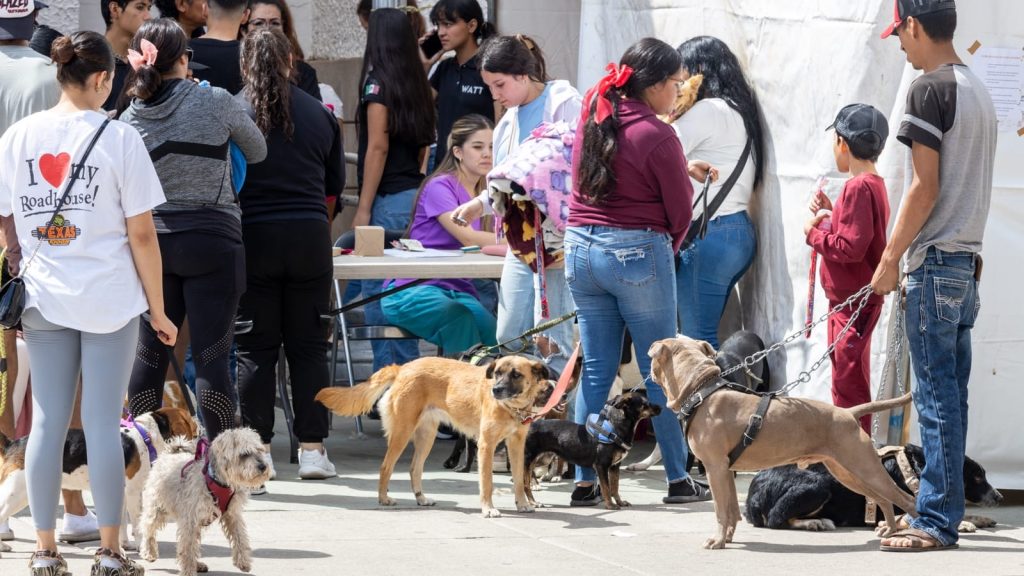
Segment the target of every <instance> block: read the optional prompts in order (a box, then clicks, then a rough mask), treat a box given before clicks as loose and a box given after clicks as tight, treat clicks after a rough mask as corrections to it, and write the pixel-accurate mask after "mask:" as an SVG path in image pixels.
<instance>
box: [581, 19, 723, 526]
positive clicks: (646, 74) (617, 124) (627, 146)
mask: <svg viewBox="0 0 1024 576" xmlns="http://www.w3.org/2000/svg"><path fill="white" fill-rule="evenodd" d="M681 65H682V62H681V59H680V56H679V53H678V52H676V51H675V50H673V49H672V47H671V46H669V45H668V44H665V43H664V42H662V41H660V40H655V39H653V38H645V39H643V40H640V41H639V42H637V43H636V44H634V45H633V46H631V47H630V48H629V49H628V50H626V53H625V54H624V55H623V56H622V61H621V63H620V64H619V66H617V67H616V66H615V65H609V66H608V70H609V73H608V75H607V76H606V77H605V78H603V79H602V80H601V81H600V82H599V83H598V85H597V86H595V87H594V88H592V89H591V90H590V92H588V93H587V96H586V98H585V99H584V109H583V110H584V111H583V118H582V121H581V122H580V124H579V128H578V129H577V135H576V142H577V143H578V145H577V146H575V147H574V150H573V173H574V180H573V194H572V199H571V201H570V204H569V223H568V227H567V229H566V235H565V261H566V263H565V278H566V282H567V283H568V284H569V289H570V290H571V291H572V297H573V300H575V302H576V307H577V312H578V316H577V319H578V320H579V326H580V340H581V342H582V345H583V358H584V370H583V381H582V383H581V384H580V387H579V393H578V395H577V399H576V422H577V423H580V424H583V423H585V422H586V421H587V418H588V416H589V415H590V414H592V413H596V412H598V411H599V410H600V409H601V407H602V406H603V405H604V402H605V399H606V398H607V397H608V391H609V389H610V388H611V385H612V380H613V379H614V378H615V373H616V371H617V370H618V367H619V366H618V360H619V358H620V357H621V351H622V342H623V333H624V330H625V329H626V328H629V333H630V335H631V336H632V338H633V343H634V347H635V352H636V358H637V363H638V364H639V367H640V372H641V374H644V375H646V374H648V373H649V372H650V359H649V358H648V356H647V350H648V348H650V346H651V344H652V343H653V342H654V341H656V340H659V339H662V338H670V337H672V336H674V335H675V333H676V277H675V266H674V254H675V253H676V252H677V251H678V250H679V246H680V244H682V241H683V237H684V235H685V234H686V229H687V227H688V226H689V223H690V216H691V212H692V210H691V208H690V206H691V202H692V198H693V188H692V186H691V185H690V179H689V178H687V163H686V158H685V156H684V155H683V148H682V145H681V144H680V143H679V139H678V138H676V135H675V132H674V131H673V129H672V127H671V126H669V125H668V124H666V123H664V122H662V121H661V120H659V119H658V118H657V116H656V114H664V113H667V112H668V111H669V110H670V109H671V108H672V106H673V104H674V102H675V99H676V95H677V93H678V84H679V82H681V81H682V78H681ZM709 169H710V167H709V166H708V165H707V164H704V163H701V164H700V165H697V163H694V165H692V166H691V170H690V173H691V174H692V175H693V176H694V178H696V179H698V180H704V178H705V176H706V174H707V171H708V170H709ZM647 396H648V398H649V399H650V400H651V403H652V404H657V405H659V406H661V408H662V411H661V414H660V415H659V416H657V417H655V418H654V430H655V435H656V436H657V438H658V445H659V446H660V447H661V451H662V454H663V455H664V456H665V473H666V476H667V477H668V481H669V491H668V496H667V497H665V498H664V501H665V502H666V503H677V502H694V501H699V500H709V499H710V498H711V495H710V493H709V492H708V490H707V488H705V487H704V486H702V485H700V484H697V483H695V482H694V481H693V480H692V479H691V478H690V477H689V476H688V475H687V473H686V468H685V462H686V443H685V442H683V436H682V432H681V431H680V428H679V422H678V421H677V420H676V416H675V414H673V413H672V412H671V411H669V410H667V409H666V408H665V393H664V391H663V390H662V389H661V387H660V386H659V385H658V384H656V383H654V382H650V381H649V382H648V383H647ZM593 482H594V471H593V470H592V469H590V468H582V467H579V466H577V467H576V485H577V488H576V490H575V491H574V492H573V494H572V500H571V501H570V504H571V505H574V506H585V505H593V504H596V503H597V501H598V499H599V494H598V489H597V488H596V486H594V484H593Z"/></svg>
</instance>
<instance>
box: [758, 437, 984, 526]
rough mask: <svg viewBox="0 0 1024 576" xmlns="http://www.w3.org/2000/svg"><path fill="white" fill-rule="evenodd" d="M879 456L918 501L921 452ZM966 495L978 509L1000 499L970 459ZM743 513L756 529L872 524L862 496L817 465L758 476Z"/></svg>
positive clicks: (977, 520) (912, 449)
mask: <svg viewBox="0 0 1024 576" xmlns="http://www.w3.org/2000/svg"><path fill="white" fill-rule="evenodd" d="M880 452H882V456H881V460H882V465H883V466H884V467H885V470H886V472H888V473H889V477H890V478H892V479H893V481H894V482H896V485H897V486H899V487H900V489H901V490H903V491H905V492H907V493H908V494H911V495H914V496H916V495H917V486H918V482H919V480H920V477H921V470H922V469H923V468H924V451H923V450H921V447H920V446H917V445H915V444H907V445H906V446H904V447H895V446H894V447H889V448H886V449H883V451H880ZM899 452H902V455H900V454H899ZM964 496H965V497H966V499H967V501H968V502H972V503H974V504H978V505H980V506H998V505H999V502H1000V501H1002V499H1003V495H1002V494H1000V493H999V491H998V490H996V489H995V488H994V487H992V485H991V484H989V483H988V480H987V478H986V475H985V469H984V468H982V466H981V464H978V463H977V462H975V461H974V460H972V459H971V458H969V457H968V458H965V460H964ZM746 511H747V514H746V516H747V521H748V522H750V523H751V524H753V525H754V526H757V527H758V528H772V529H787V528H793V529H798V530H815V531H816V530H835V529H836V527H837V526H867V525H873V524H874V521H873V520H868V519H866V518H865V499H864V497H863V496H861V495H860V494H857V493H855V492H852V491H850V490H849V489H848V488H846V487H845V486H843V485H842V484H840V483H839V482H838V481H837V480H836V479H835V477H834V476H832V475H831V474H829V473H828V470H827V469H826V468H825V466H823V465H821V464H814V465H812V466H810V467H808V468H807V469H806V470H801V469H799V468H797V467H796V466H794V465H792V464H791V465H787V466H778V467H775V468H769V469H767V470H762V471H761V472H758V473H757V476H754V479H753V481H751V483H750V490H749V492H748V493H747V510H746ZM896 512H897V513H902V512H903V510H901V509H898V510H896ZM903 518H905V517H901V519H903ZM979 524H980V526H979ZM993 525H995V521H993V520H991V519H989V518H983V517H980V516H978V517H971V518H965V519H964V521H963V522H961V523H960V527H959V528H960V531H961V532H974V531H976V530H977V529H978V528H979V527H982V528H984V527H987V526H993ZM901 528H902V527H901Z"/></svg>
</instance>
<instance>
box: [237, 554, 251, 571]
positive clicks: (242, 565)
mask: <svg viewBox="0 0 1024 576" xmlns="http://www.w3.org/2000/svg"><path fill="white" fill-rule="evenodd" d="M232 564H234V565H235V568H238V569H239V570H241V571H242V572H247V573H248V572H252V560H249V559H248V558H246V559H244V560H236V561H235V562H232Z"/></svg>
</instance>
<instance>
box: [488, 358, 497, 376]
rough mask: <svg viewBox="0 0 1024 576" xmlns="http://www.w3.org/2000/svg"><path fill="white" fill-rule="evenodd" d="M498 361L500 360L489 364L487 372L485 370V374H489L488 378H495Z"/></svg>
mask: <svg viewBox="0 0 1024 576" xmlns="http://www.w3.org/2000/svg"><path fill="white" fill-rule="evenodd" d="M497 363H498V362H497V361H495V362H491V363H490V364H488V365H487V372H485V374H486V375H487V377H488V378H494V365H495V364H497Z"/></svg>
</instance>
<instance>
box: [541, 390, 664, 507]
mask: <svg viewBox="0 0 1024 576" xmlns="http://www.w3.org/2000/svg"><path fill="white" fill-rule="evenodd" d="M660 413H661V407H659V406H656V405H653V404H651V403H650V402H648V401H647V398H646V397H645V396H644V395H642V394H639V393H636V392H628V393H626V394H621V395H619V396H616V397H615V398H613V399H611V400H609V401H608V403H607V404H605V406H604V408H603V409H602V410H601V414H600V415H595V416H592V417H591V421H589V422H588V423H587V425H585V426H584V425H581V424H575V423H573V422H569V421H566V420H538V421H536V422H534V423H533V424H530V432H529V434H528V435H527V436H526V450H525V455H524V457H523V462H524V463H525V464H526V471H527V475H526V476H525V478H527V482H526V497H527V499H528V500H529V501H530V502H531V503H534V504H536V501H535V500H534V498H533V491H532V489H531V488H532V487H531V485H530V482H529V478H530V472H531V471H532V470H533V464H534V462H535V461H536V460H537V458H538V457H540V456H541V455H542V454H545V453H548V452H553V453H555V454H556V455H558V457H560V458H562V459H564V460H566V461H567V462H570V463H572V464H575V465H576V466H592V467H593V468H594V470H595V471H596V472H597V479H598V482H599V483H600V485H601V497H602V498H603V499H604V505H605V508H607V509H609V510H617V509H619V508H620V507H622V506H629V502H626V501H624V500H623V499H622V498H621V497H620V496H619V464H620V463H621V462H622V459H623V458H625V457H626V454H627V453H629V449H630V448H631V447H632V442H633V434H634V433H635V432H636V425H637V424H638V423H639V422H640V420H642V419H644V418H649V417H651V416H657V415H658V414H660Z"/></svg>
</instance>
